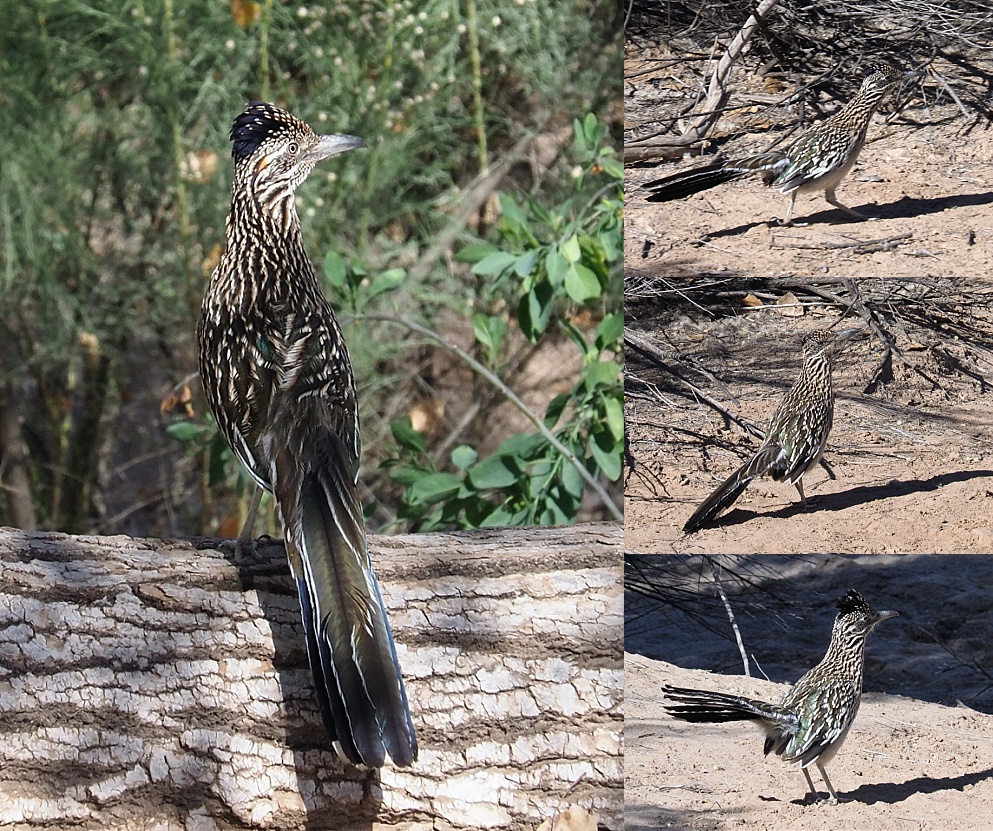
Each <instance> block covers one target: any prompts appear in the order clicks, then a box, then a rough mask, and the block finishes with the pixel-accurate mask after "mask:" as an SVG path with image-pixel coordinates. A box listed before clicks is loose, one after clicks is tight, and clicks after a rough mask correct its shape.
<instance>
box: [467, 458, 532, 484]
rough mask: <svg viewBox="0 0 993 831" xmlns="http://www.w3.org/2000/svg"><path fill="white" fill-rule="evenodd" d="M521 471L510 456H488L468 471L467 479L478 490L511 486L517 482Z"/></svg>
mask: <svg viewBox="0 0 993 831" xmlns="http://www.w3.org/2000/svg"><path fill="white" fill-rule="evenodd" d="M520 475H521V472H520V469H519V468H518V467H517V465H516V464H515V463H514V460H513V458H512V457H509V456H487V457H486V458H485V459H483V461H481V462H479V463H478V464H475V465H473V466H472V467H470V468H469V469H468V470H467V471H466V479H467V480H468V481H469V483H470V484H471V485H472V487H474V488H475V489H476V490H492V489H495V488H509V487H511V486H512V485H516V484H517V480H518V479H519V478H520Z"/></svg>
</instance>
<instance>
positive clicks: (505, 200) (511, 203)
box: [500, 193, 528, 227]
mask: <svg viewBox="0 0 993 831" xmlns="http://www.w3.org/2000/svg"><path fill="white" fill-rule="evenodd" d="M500 215H501V218H502V219H504V220H506V221H508V222H509V223H510V224H511V225H513V226H517V227H523V226H525V225H527V224H528V215H527V214H526V213H524V210H523V209H522V208H521V206H520V205H518V204H517V202H516V200H515V199H514V197H513V196H511V195H510V194H509V193H501V194H500Z"/></svg>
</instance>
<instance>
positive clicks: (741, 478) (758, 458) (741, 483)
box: [683, 329, 863, 534]
mask: <svg viewBox="0 0 993 831" xmlns="http://www.w3.org/2000/svg"><path fill="white" fill-rule="evenodd" d="M862 331H863V330H861V329H842V330H840V331H838V332H831V331H830V330H822V331H819V332H814V333H812V334H810V335H807V336H806V337H805V338H804V339H803V368H802V369H801V370H800V377H799V378H798V379H797V381H796V383H795V384H794V385H793V387H792V388H791V389H790V391H789V392H788V393H786V397H785V398H784V399H783V402H782V403H781V404H780V405H779V407H778V409H777V410H776V412H775V413H773V416H772V418H771V419H770V420H769V427H768V429H767V430H766V431H765V439H763V441H762V444H761V445H760V446H759V449H758V450H756V451H755V455H753V456H752V458H751V459H749V460H748V461H747V462H745V464H743V465H742V466H741V467H740V468H738V470H736V471H735V472H734V473H733V474H732V475H731V476H729V477H728V478H727V479H726V480H725V481H724V482H723V484H721V486H720V487H719V488H718V489H717V490H715V491H714V492H713V493H712V494H711V495H710V496H709V497H707V499H706V500H705V501H704V503H703V504H702V505H701V506H700V507H699V508H697V509H696V511H694V512H693V516H691V517H690V518H689V519H688V520H687V521H686V524H685V525H684V526H683V530H684V531H685V532H686V533H688V534H690V533H692V532H694V531H697V530H699V529H700V528H701V527H702V526H703V525H705V524H706V523H708V522H710V521H711V520H712V519H715V518H716V517H717V516H718V515H719V514H720V513H721V512H722V511H724V510H726V509H727V508H729V507H731V504H732V503H733V502H734V501H735V500H736V499H737V498H738V497H739V496H741V493H742V491H744V490H745V488H747V487H748V485H749V483H750V482H751V481H752V480H753V479H755V478H756V477H757V476H763V475H765V474H768V475H770V476H771V477H772V478H773V480H774V481H776V482H782V481H784V480H785V481H787V482H789V483H790V484H791V485H795V486H796V489H797V492H798V493H799V494H800V504H801V506H803V507H806V505H807V498H806V497H805V496H804V495H803V481H802V478H803V475H804V474H805V473H806V472H807V471H808V470H810V468H812V467H813V466H814V465H816V464H817V463H818V462H819V461H820V458H821V455H822V454H823V453H824V446H825V445H826V444H827V440H828V434H829V433H830V432H831V423H832V421H833V419H834V386H833V385H832V383H831V362H832V359H833V358H834V356H835V355H836V354H837V353H838V352H840V351H841V349H842V347H843V346H844V345H845V344H847V343H848V341H849V339H850V338H851V337H852V336H853V335H855V334H858V333H860V332H862Z"/></svg>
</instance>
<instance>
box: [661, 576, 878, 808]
mask: <svg viewBox="0 0 993 831" xmlns="http://www.w3.org/2000/svg"><path fill="white" fill-rule="evenodd" d="M896 615H897V612H877V611H876V610H875V609H873V608H872V607H871V606H870V605H869V604H868V603H867V602H866V601H865V599H864V598H863V597H862V595H860V594H859V593H858V592H857V591H855V590H854V589H852V590H849V591H848V593H847V594H845V596H844V597H842V598H840V599H839V600H838V616H837V617H836V618H835V621H834V628H833V629H832V631H831V645H830V646H828V650H827V654H826V655H825V656H824V658H823V660H821V662H820V663H819V664H818V665H817V666H815V667H814V668H813V669H812V670H810V671H809V672H807V673H805V674H804V675H803V677H802V678H800V680H799V681H797V682H796V684H794V685H793V687H792V688H791V689H790V691H789V692H788V693H786V695H785V697H784V698H783V700H782V703H780V704H779V705H778V706H777V705H775V704H767V703H766V702H764V701H756V700H754V699H751V698H742V697H740V696H737V695H728V694H726V693H718V692H708V691H706V690H692V689H686V688H684V687H671V686H669V685H666V686H664V687H662V692H663V693H665V695H666V697H667V698H668V699H669V700H670V701H672V702H674V703H673V704H666V705H665V708H666V710H667V711H668V713H669V714H670V715H672V716H674V717H675V718H678V719H682V720H683V721H693V722H725V721H752V722H755V723H756V724H757V725H759V727H761V728H762V729H763V730H764V731H765V735H766V739H765V751H764V752H765V754H766V755H767V756H768V755H769V751H770V750H771V751H774V752H775V753H776V754H777V755H778V756H782V757H783V761H786V762H797V763H799V765H800V767H801V769H802V770H803V775H804V776H805V777H806V778H807V784H808V785H809V786H810V792H811V793H812V794H813V795H814V799H817V796H818V794H817V789H816V788H815V787H814V782H813V780H812V779H811V778H810V773H809V772H808V771H807V768H808V767H809V766H810V764H811V763H812V762H813V763H814V764H816V765H817V769H818V770H819V771H820V772H821V776H822V777H823V778H824V784H825V785H827V789H828V792H829V793H830V794H831V799H832V801H833V802H837V801H838V794H837V793H836V792H835V790H834V787H833V786H832V785H831V780H830V779H828V775H827V771H826V770H825V765H827V764H828V762H830V761H831V760H832V759H833V758H834V756H835V754H836V753H837V752H838V751H839V750H840V749H841V745H842V744H844V741H845V738H846V737H847V736H848V731H849V729H850V728H851V726H852V722H853V721H854V720H855V715H856V713H858V711H859V703H860V702H861V700H862V671H863V667H864V665H865V641H866V638H867V637H868V636H869V633H870V632H871V631H872V630H873V627H875V625H876V624H877V623H879V622H880V621H881V620H886V619H887V618H891V617H896Z"/></svg>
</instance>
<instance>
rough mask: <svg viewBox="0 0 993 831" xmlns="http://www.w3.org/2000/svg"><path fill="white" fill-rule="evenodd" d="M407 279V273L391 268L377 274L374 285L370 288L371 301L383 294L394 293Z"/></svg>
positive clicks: (400, 269)
mask: <svg viewBox="0 0 993 831" xmlns="http://www.w3.org/2000/svg"><path fill="white" fill-rule="evenodd" d="M406 278H407V272H406V271H404V270H403V269H402V268H391V269H389V270H388V271H383V272H381V273H380V274H377V275H376V276H375V278H373V281H372V285H371V286H369V299H370V300H371V299H372V298H373V297H375V296H376V295H377V294H382V293H383V292H386V291H393V290H394V289H395V288H397V287H398V286H400V285H401V284H402V283H403V281H404V280H405V279H406Z"/></svg>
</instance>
